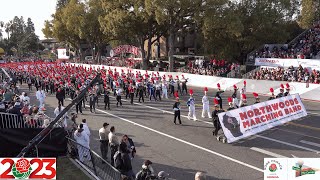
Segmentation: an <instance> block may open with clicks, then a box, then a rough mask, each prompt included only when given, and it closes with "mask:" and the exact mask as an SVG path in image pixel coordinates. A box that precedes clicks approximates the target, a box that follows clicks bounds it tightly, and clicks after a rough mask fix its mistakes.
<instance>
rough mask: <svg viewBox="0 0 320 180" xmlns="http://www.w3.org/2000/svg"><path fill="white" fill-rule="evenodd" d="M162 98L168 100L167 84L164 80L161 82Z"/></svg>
mask: <svg viewBox="0 0 320 180" xmlns="http://www.w3.org/2000/svg"><path fill="white" fill-rule="evenodd" d="M162 98H166V99H168V84H167V81H166V80H163V82H162Z"/></svg>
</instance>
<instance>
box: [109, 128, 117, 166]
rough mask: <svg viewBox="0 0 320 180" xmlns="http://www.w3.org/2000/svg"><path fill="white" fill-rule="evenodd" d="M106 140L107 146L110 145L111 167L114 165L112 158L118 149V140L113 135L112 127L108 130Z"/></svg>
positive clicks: (113, 129)
mask: <svg viewBox="0 0 320 180" xmlns="http://www.w3.org/2000/svg"><path fill="white" fill-rule="evenodd" d="M108 139H109V145H110V151H111V152H110V153H111V165H112V166H113V165H114V160H113V156H114V154H115V153H116V152H117V151H118V147H119V140H118V137H117V136H116V134H115V128H114V126H112V127H111V128H110V132H109V135H108Z"/></svg>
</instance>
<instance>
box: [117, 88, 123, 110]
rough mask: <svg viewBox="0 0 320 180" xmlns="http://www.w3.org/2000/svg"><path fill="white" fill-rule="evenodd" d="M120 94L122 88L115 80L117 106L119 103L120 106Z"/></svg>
mask: <svg viewBox="0 0 320 180" xmlns="http://www.w3.org/2000/svg"><path fill="white" fill-rule="evenodd" d="M121 94H122V89H121V87H120V85H119V83H118V82H117V83H116V95H117V107H119V104H120V106H121V107H122V101H121Z"/></svg>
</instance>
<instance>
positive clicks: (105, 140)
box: [99, 123, 109, 160]
mask: <svg viewBox="0 0 320 180" xmlns="http://www.w3.org/2000/svg"><path fill="white" fill-rule="evenodd" d="M108 126H109V124H108V123H103V125H102V128H100V129H99V140H100V151H101V155H102V158H103V159H104V160H107V155H108V149H109V148H108V146H109V137H108V135H109V132H108V130H107V127H108Z"/></svg>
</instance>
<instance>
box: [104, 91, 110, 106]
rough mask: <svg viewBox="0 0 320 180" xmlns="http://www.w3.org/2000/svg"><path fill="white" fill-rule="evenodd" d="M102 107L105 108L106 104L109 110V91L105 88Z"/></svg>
mask: <svg viewBox="0 0 320 180" xmlns="http://www.w3.org/2000/svg"><path fill="white" fill-rule="evenodd" d="M103 97H104V109H107V106H108V110H110V91H109V90H108V89H107V88H105V89H104V95H103Z"/></svg>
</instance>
